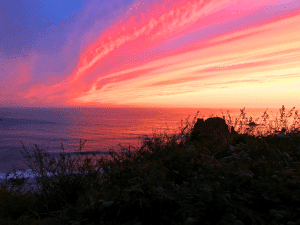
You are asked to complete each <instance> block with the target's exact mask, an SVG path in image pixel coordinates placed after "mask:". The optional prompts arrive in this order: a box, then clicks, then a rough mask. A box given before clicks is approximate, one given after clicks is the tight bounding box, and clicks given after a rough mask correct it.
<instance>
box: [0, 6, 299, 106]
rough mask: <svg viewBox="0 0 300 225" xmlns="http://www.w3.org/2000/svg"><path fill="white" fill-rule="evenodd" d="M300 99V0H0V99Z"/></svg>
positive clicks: (98, 102)
mask: <svg viewBox="0 0 300 225" xmlns="http://www.w3.org/2000/svg"><path fill="white" fill-rule="evenodd" d="M282 105H285V107H286V108H292V107H294V106H295V107H296V109H299V108H300V1H299V0H263V1H258V0H247V1H245V0H176V1H175V0H174V1H165V0H153V1H151V0H149V1H141V0H137V1H132V0H103V1H100V0H86V1H84V0H72V1H70V0H68V1H67V0H39V1H22V0H10V1H1V2H0V107H15V106H25V107H69V106H79V107H80V106H117V107H123V106H124V107H127V106H129V107H180V108H185V107H190V108H197V107H201V108H206V107H210V108H243V107H246V108H267V107H269V108H277V109H278V108H281V106H282Z"/></svg>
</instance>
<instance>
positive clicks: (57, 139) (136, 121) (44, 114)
mask: <svg viewBox="0 0 300 225" xmlns="http://www.w3.org/2000/svg"><path fill="white" fill-rule="evenodd" d="M198 110H199V111H200V112H199V114H198V118H200V117H201V118H205V119H206V118H208V117H210V116H211V115H213V116H220V117H222V113H221V111H223V114H224V115H225V116H226V119H227V110H229V114H230V115H231V118H232V119H235V118H236V117H239V115H240V109H208V108H206V109H200V108H195V109H136V108H135V109H133V108H77V109H76V108H49V109H47V108H42V109H41V108H19V109H14V108H0V165H1V166H0V178H1V174H2V177H3V174H4V173H6V172H8V171H9V170H10V169H12V167H11V166H12V165H15V166H20V167H22V168H28V167H26V165H25V164H24V162H25V159H24V158H23V155H22V154H21V152H20V150H22V145H21V143H20V141H22V142H23V143H24V145H25V146H26V147H27V149H28V150H29V153H33V149H35V147H34V146H35V144H37V145H38V147H39V148H40V149H46V150H47V151H48V152H49V153H50V156H51V157H53V156H54V157H56V156H58V154H59V152H60V147H61V143H63V146H64V151H65V152H69V153H71V154H74V153H75V152H76V151H78V149H79V143H80V139H81V140H87V141H86V142H85V144H84V146H83V149H82V151H96V152H97V153H100V154H101V153H105V152H107V151H108V150H109V149H114V150H115V151H119V150H120V147H119V146H118V144H119V143H120V144H121V145H122V146H124V147H128V145H129V144H130V145H131V146H133V147H139V146H140V145H141V143H142V142H141V140H140V138H141V137H145V136H148V137H151V136H152V134H153V132H155V133H157V134H159V133H160V132H163V131H164V129H167V128H169V131H168V132H169V133H171V132H173V131H178V130H179V127H180V125H181V119H182V120H183V125H185V124H186V123H185V121H186V118H187V117H188V116H189V115H190V119H189V122H190V123H191V122H192V120H193V118H194V116H195V115H196V113H197V111H198ZM265 110H266V109H247V108H246V110H245V111H244V112H245V113H246V117H248V118H249V117H250V116H252V117H253V120H255V119H256V118H257V117H261V116H262V115H263V113H264V111H265ZM286 111H287V109H286ZM267 112H268V114H269V116H270V118H271V121H272V120H273V119H272V118H274V117H275V116H276V113H278V116H279V109H268V111H267ZM1 120H2V121H1ZM260 121H261V119H260V120H259V121H258V122H260Z"/></svg>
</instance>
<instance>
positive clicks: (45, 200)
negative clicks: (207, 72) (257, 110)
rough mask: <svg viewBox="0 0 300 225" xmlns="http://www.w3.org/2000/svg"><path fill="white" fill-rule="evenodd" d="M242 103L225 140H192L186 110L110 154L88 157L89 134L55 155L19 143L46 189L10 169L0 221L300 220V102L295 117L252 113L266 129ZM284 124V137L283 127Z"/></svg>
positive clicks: (1, 192)
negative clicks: (162, 128) (73, 152)
mask: <svg viewBox="0 0 300 225" xmlns="http://www.w3.org/2000/svg"><path fill="white" fill-rule="evenodd" d="M244 110H245V108H244V109H241V115H240V117H239V118H236V120H235V121H232V120H231V117H230V115H229V114H228V112H227V115H228V116H227V118H226V117H225V116H224V115H223V113H222V116H223V118H224V119H225V120H226V122H227V124H228V127H229V128H230V127H231V126H233V127H234V129H235V131H237V132H238V135H236V136H234V137H233V138H232V139H231V140H230V143H229V144H225V145H224V144H223V143H220V141H219V140H217V139H212V140H195V141H191V139H190V134H191V130H192V127H193V126H194V124H195V122H196V119H197V115H198V113H199V112H197V114H196V116H195V117H194V119H193V120H192V122H191V123H189V117H188V118H187V119H186V121H185V125H184V124H183V121H181V126H180V127H179V131H178V132H175V133H173V134H169V133H167V132H164V133H160V134H155V133H154V134H153V137H152V138H144V139H143V140H142V145H141V147H139V148H134V149H132V147H131V146H129V147H128V148H124V147H122V146H121V145H120V147H121V150H124V151H121V152H122V153H121V154H117V153H116V152H115V151H114V150H110V151H109V153H108V157H105V156H100V157H96V156H95V155H93V157H92V158H89V157H88V156H85V157H83V154H81V153H82V148H83V145H84V143H85V141H84V142H83V143H81V141H80V146H79V155H78V156H77V157H75V158H73V159H72V158H71V157H70V155H69V154H68V155H67V156H66V154H65V153H64V148H63V145H61V153H60V157H59V158H50V156H49V154H48V153H47V152H46V151H45V150H41V149H39V148H38V146H37V145H35V147H36V149H35V150H33V152H34V155H33V156H31V155H30V154H29V151H28V149H27V148H26V147H25V146H24V144H23V143H21V144H22V146H23V151H21V152H22V154H23V155H24V157H25V158H26V160H27V165H28V167H29V168H30V169H31V170H32V171H33V172H35V173H36V174H37V176H36V178H35V179H36V182H37V183H38V185H39V191H36V192H34V191H32V190H29V191H26V192H25V191H22V190H23V188H24V184H26V182H27V178H20V177H17V176H14V177H13V178H10V179H7V176H8V174H10V173H11V171H10V172H8V173H7V176H6V179H5V183H4V184H1V189H0V225H1V224H25V223H27V224H94V225H95V224H135V225H138V224H234V225H239V224H241V225H242V224H245V225H246V224H289V225H292V224H300V218H299V217H298V216H299V215H300V208H299V206H298V207H297V204H298V205H299V203H300V193H299V191H298V190H299V187H300V181H299V178H300V176H299V175H300V174H299V173H300V172H299V171H300V170H299V168H300V163H299V159H300V152H299V150H300V148H299V142H300V137H299V136H297V132H298V130H299V117H298V114H297V113H298V111H296V112H295V116H294V121H293V124H292V125H290V126H288V124H287V118H289V117H291V116H292V111H293V110H294V108H293V109H292V110H290V111H289V113H288V114H285V108H284V106H282V108H281V109H280V120H277V118H276V121H275V124H272V123H270V121H268V119H269V115H268V114H267V113H266V111H265V112H264V114H263V115H262V120H261V121H260V122H258V121H259V118H257V119H256V120H255V122H256V123H258V124H259V125H260V126H262V127H264V129H263V130H261V128H255V129H249V127H247V125H246V124H249V123H250V122H252V117H250V118H249V119H248V118H247V117H246V116H245V115H246V114H245V112H244ZM260 126H259V127H260ZM282 128H285V129H286V135H285V137H287V138H279V137H278V135H277V134H276V131H280V130H281V129H282ZM254 134H255V135H254ZM19 170H21V169H20V168H19ZM12 172H14V173H15V172H16V169H15V168H14V169H13V170H12ZM48 173H51V174H53V175H52V176H51V177H50V176H47V174H48ZM15 175H16V173H15ZM9 185H11V186H12V188H11V189H9Z"/></svg>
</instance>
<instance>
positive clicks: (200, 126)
mask: <svg viewBox="0 0 300 225" xmlns="http://www.w3.org/2000/svg"><path fill="white" fill-rule="evenodd" d="M236 135H238V133H237V132H236V131H234V128H233V127H231V133H230V132H229V129H228V125H227V124H226V122H225V120H224V119H222V118H220V117H212V118H208V119H207V120H205V121H204V120H203V119H197V122H196V123H195V125H194V127H193V129H192V132H191V140H192V141H193V140H199V137H206V138H213V139H218V140H219V141H220V143H223V144H228V143H229V142H230V141H231V140H232V139H233V136H236Z"/></svg>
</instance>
